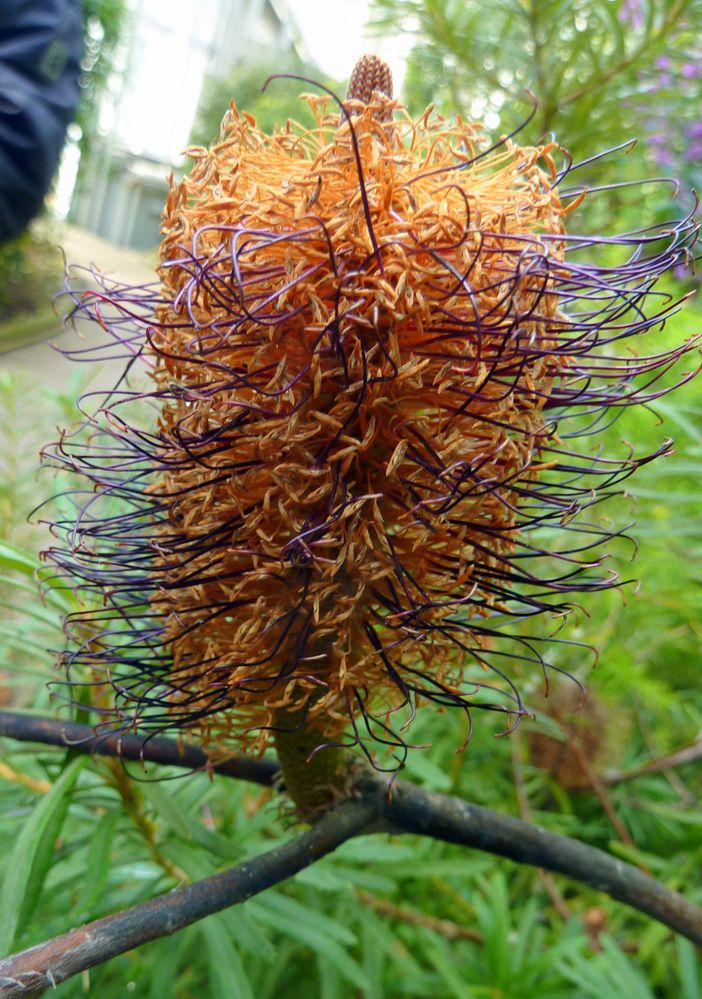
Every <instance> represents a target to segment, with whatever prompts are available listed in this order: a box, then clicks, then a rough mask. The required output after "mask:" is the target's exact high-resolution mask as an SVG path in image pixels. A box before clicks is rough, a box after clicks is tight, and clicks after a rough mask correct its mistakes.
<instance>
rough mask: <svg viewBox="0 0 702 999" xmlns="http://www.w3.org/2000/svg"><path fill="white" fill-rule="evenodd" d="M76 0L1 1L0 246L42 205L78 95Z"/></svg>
mask: <svg viewBox="0 0 702 999" xmlns="http://www.w3.org/2000/svg"><path fill="white" fill-rule="evenodd" d="M82 48H83V43H82V29H81V17H80V2H79V0H46V2H45V0H0V241H2V240H6V239H9V238H10V237H12V236H15V235H18V234H19V233H20V232H21V231H22V230H23V229H24V228H25V226H26V225H27V223H28V222H29V221H30V220H31V219H32V218H33V217H34V215H36V214H37V213H38V212H39V211H40V210H41V207H42V203H43V200H44V195H45V194H46V192H47V191H48V189H49V185H50V184H51V180H52V177H53V175H54V172H55V170H56V167H57V165H58V161H59V156H60V154H61V149H62V147H63V142H64V138H65V133H66V126H67V125H68V124H69V122H70V121H71V118H72V116H73V112H74V110H75V107H76V104H77V103H78V97H79V93H80V85H79V79H80V60H81V57H82Z"/></svg>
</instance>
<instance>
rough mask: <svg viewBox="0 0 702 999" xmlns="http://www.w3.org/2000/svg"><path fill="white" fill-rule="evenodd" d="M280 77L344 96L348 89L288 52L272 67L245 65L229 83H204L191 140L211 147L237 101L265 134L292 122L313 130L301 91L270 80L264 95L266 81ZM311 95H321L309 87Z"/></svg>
mask: <svg viewBox="0 0 702 999" xmlns="http://www.w3.org/2000/svg"><path fill="white" fill-rule="evenodd" d="M280 73H292V74H294V75H295V76H303V77H306V78H307V79H310V80H315V81H316V82H318V83H321V84H323V85H325V86H327V87H329V88H330V89H331V90H334V91H335V92H336V93H338V94H340V95H343V93H344V92H345V86H344V85H342V84H340V83H339V82H338V81H335V80H332V79H331V78H330V77H327V76H325V75H324V74H322V73H320V72H319V70H318V69H316V68H315V67H313V66H310V65H308V64H306V63H304V62H303V61H302V60H301V59H300V58H299V57H298V56H297V55H296V54H295V52H289V53H288V54H287V55H284V56H282V57H281V58H280V59H276V60H275V61H271V62H269V63H254V64H251V65H247V64H243V65H240V66H238V67H237V68H236V69H235V70H234V72H233V73H232V74H231V76H229V77H227V78H226V79H220V78H219V77H209V78H208V79H206V80H205V83H204V86H203V89H202V96H201V98H200V104H199V107H198V111H197V115H196V117H195V122H194V124H193V129H192V132H191V136H190V141H191V143H192V144H193V145H201V146H209V145H210V143H211V142H214V141H215V140H216V139H217V138H218V136H219V126H220V123H221V120H222V115H223V113H224V111H225V110H226V108H227V107H228V106H229V102H230V100H234V102H235V103H236V106H237V107H238V108H239V110H241V111H246V112H248V113H249V114H252V115H253V116H254V118H255V119H256V122H257V124H258V126H259V128H261V129H262V130H263V131H264V132H272V131H273V130H274V128H276V127H281V126H282V125H284V124H285V122H286V121H287V120H288V119H289V118H292V119H294V120H295V121H299V122H302V123H303V124H306V125H307V127H308V128H309V127H311V126H312V125H313V124H314V119H313V117H312V114H311V112H310V110H309V108H308V106H307V104H306V103H305V102H304V101H300V100H299V98H298V97H297V93H298V90H297V89H296V88H291V87H290V86H286V85H285V81H284V80H281V81H279V82H277V81H276V80H271V81H270V83H269V84H268V86H267V87H266V89H265V91H262V89H261V88H262V87H263V85H264V83H265V82H266V80H267V79H268V78H269V77H271V76H275V75H276V74H280ZM309 89H310V91H313V92H315V93H317V92H318V91H317V90H316V89H315V88H314V87H313V86H310V88H309Z"/></svg>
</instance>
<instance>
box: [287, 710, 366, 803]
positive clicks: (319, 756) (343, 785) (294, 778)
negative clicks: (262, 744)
mask: <svg viewBox="0 0 702 999" xmlns="http://www.w3.org/2000/svg"><path fill="white" fill-rule="evenodd" d="M274 724H275V727H276V731H275V734H274V741H275V748H276V752H277V754H278V762H279V763H280V770H281V773H282V776H283V781H284V782H285V790H286V791H287V793H288V795H289V796H290V798H292V800H293V802H294V803H295V807H296V808H297V814H298V817H299V818H300V819H301V820H302V821H303V822H313V821H314V820H315V819H317V818H318V817H319V816H320V815H321V814H322V813H323V812H326V811H327V810H328V809H329V808H331V807H333V806H334V805H336V804H338V803H339V802H340V801H343V800H344V799H345V798H347V797H349V793H350V789H351V782H352V772H351V771H352V768H351V764H350V762H349V759H348V757H347V755H346V753H345V752H344V750H343V749H342V747H341V746H328V747H325V748H324V749H319V751H318V752H315V750H316V749H318V747H319V746H324V745H325V743H327V742H328V741H329V739H328V736H326V735H325V734H324V732H323V731H322V730H321V729H320V728H317V727H315V726H314V725H309V724H307V723H306V722H305V713H304V712H302V711H296V712H288V711H278V712H277V713H276V716H275V722H274Z"/></svg>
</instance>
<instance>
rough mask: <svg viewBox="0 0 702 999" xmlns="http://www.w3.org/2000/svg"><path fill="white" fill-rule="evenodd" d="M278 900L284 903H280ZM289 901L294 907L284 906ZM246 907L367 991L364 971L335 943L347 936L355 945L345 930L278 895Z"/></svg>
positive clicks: (259, 899)
mask: <svg viewBox="0 0 702 999" xmlns="http://www.w3.org/2000/svg"><path fill="white" fill-rule="evenodd" d="M281 898H285V902H283V903H281V902H280V899H281ZM290 902H293V903H294V904H293V906H290V905H287V904H286V903H290ZM248 904H249V907H250V909H252V910H253V911H254V914H255V918H256V919H257V920H258V921H259V922H261V923H263V924H264V925H265V926H270V927H271V928H272V929H275V930H278V931H279V932H280V933H282V934H284V935H285V936H287V937H291V938H293V939H295V940H298V941H299V942H300V943H302V944H304V945H305V946H306V947H309V948H310V950H311V951H312V952H313V953H314V954H316V955H317V956H322V957H324V958H326V959H327V960H328V961H329V963H330V964H332V965H333V966H334V967H335V968H336V969H337V971H338V972H339V973H340V974H341V975H343V977H344V978H345V979H346V980H347V981H349V982H351V983H352V984H353V985H355V986H356V987H357V988H359V989H362V990H363V991H364V992H366V991H368V981H367V978H366V974H365V972H364V970H363V968H362V967H361V966H360V965H359V964H358V962H357V961H355V960H354V959H353V958H352V957H351V956H350V955H349V954H348V953H347V952H346V951H345V950H344V949H343V947H342V946H341V945H340V943H338V942H337V941H338V940H339V939H340V938H344V939H347V938H348V937H351V939H352V940H353V941H354V942H355V939H356V938H355V937H354V936H353V934H352V933H351V932H350V931H349V930H347V929H346V928H345V927H343V926H341V925H340V924H339V923H336V922H334V921H333V920H331V919H328V918H326V917H324V916H322V915H320V914H319V913H317V912H315V911H314V909H309V908H307V907H306V906H303V905H301V904H300V903H299V902H294V900H293V899H290V898H287V897H286V896H281V895H280V894H279V893H278V892H267V893H266V894H265V895H261V896H260V897H257V898H256V899H252V900H251V901H250V902H249V903H248Z"/></svg>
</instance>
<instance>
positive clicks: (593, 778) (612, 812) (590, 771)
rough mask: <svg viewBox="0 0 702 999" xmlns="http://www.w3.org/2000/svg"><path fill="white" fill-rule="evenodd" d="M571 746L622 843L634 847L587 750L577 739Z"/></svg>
mask: <svg viewBox="0 0 702 999" xmlns="http://www.w3.org/2000/svg"><path fill="white" fill-rule="evenodd" d="M570 748H571V752H572V753H573V756H574V757H575V759H576V760H577V761H578V765H579V766H580V769H581V770H582V771H583V773H584V774H585V776H586V777H587V779H588V780H589V781H590V785H591V787H592V790H593V791H594V792H595V794H596V795H597V798H598V800H599V802H600V804H601V805H602V808H603V810H604V812H605V814H606V815H607V818H608V819H609V821H610V822H611V823H612V828H613V829H614V831H615V832H616V834H617V836H618V837H619V839H620V840H621V841H622V843H625V844H626V845H627V846H632V847H633V846H635V845H636V844H635V843H634V841H633V839H632V838H631V834H630V833H629V830H628V829H627V827H626V826H625V825H624V823H623V822H622V820H621V819H620V818H619V816H618V814H617V811H616V809H615V807H614V805H613V804H612V802H611V801H610V800H609V795H608V794H607V790H606V788H605V786H604V784H603V783H602V781H601V780H600V778H599V777H598V775H597V774H596V773H595V769H594V767H592V766H591V764H590V761H589V760H588V758H587V754H586V753H585V750H584V749H583V747H582V746H581V745H580V744H579V743H578V741H577V740H575V739H574V740H573V741H572V743H571V746H570Z"/></svg>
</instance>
